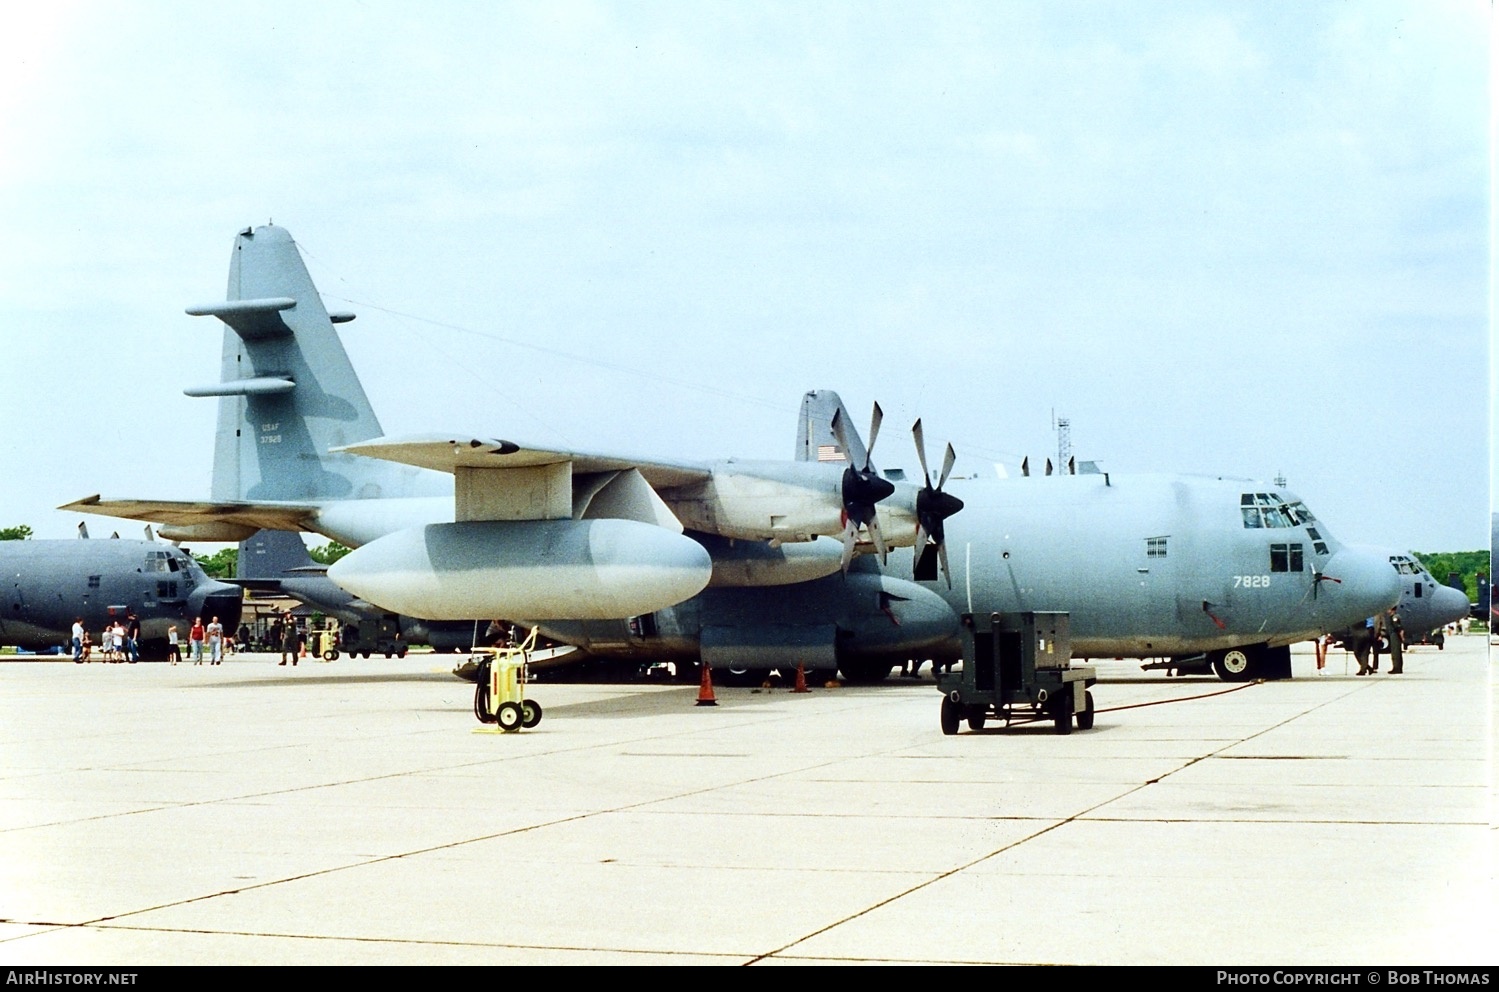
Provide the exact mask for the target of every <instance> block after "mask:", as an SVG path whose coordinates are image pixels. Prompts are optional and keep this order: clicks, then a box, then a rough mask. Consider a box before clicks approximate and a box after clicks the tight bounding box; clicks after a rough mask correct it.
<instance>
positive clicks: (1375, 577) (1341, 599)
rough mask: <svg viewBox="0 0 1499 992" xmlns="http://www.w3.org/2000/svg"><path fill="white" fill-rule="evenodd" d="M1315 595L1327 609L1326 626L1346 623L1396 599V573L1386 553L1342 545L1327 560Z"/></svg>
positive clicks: (1378, 610) (1355, 620) (1340, 626)
mask: <svg viewBox="0 0 1499 992" xmlns="http://www.w3.org/2000/svg"><path fill="white" fill-rule="evenodd" d="M1320 585H1321V589H1320V590H1319V591H1318V597H1319V598H1320V599H1321V600H1322V601H1323V603H1325V604H1328V606H1329V607H1330V609H1331V610H1332V611H1333V612H1332V613H1331V616H1330V619H1331V625H1330V626H1329V627H1328V629H1329V630H1337V629H1340V628H1342V627H1350V626H1352V625H1354V624H1356V623H1360V622H1361V621H1363V620H1365V619H1367V618H1368V617H1372V616H1374V615H1375V614H1376V613H1383V612H1384V611H1385V610H1387V609H1389V608H1390V607H1392V606H1394V605H1396V604H1397V603H1399V602H1400V575H1399V574H1398V573H1397V572H1396V571H1395V570H1394V569H1393V568H1391V567H1390V559H1389V556H1388V555H1384V554H1379V553H1374V552H1369V551H1363V550H1360V549H1357V548H1343V549H1341V550H1339V551H1338V553H1337V554H1335V555H1333V556H1332V558H1331V559H1329V560H1328V562H1327V569H1326V571H1324V572H1323V573H1322V581H1321V583H1320Z"/></svg>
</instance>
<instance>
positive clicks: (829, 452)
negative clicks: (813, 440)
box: [817, 444, 846, 462]
mask: <svg viewBox="0 0 1499 992" xmlns="http://www.w3.org/2000/svg"><path fill="white" fill-rule="evenodd" d="M817 460H818V461H820V462H841V461H846V459H845V458H844V457H843V452H841V451H839V450H838V446H837V445H836V444H819V445H818V446H817Z"/></svg>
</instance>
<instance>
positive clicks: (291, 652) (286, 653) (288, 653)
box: [280, 613, 297, 667]
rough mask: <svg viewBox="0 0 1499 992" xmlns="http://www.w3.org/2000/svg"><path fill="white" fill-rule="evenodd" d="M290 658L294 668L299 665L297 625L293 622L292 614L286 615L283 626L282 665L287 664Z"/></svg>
mask: <svg viewBox="0 0 1499 992" xmlns="http://www.w3.org/2000/svg"><path fill="white" fill-rule="evenodd" d="M287 658H290V659H291V663H292V666H293V667H295V666H296V664H297V624H296V622H295V621H294V620H292V616H291V614H290V613H288V614H287V615H286V622H285V623H283V624H282V625H281V662H280V663H281V664H283V665H284V664H286V659H287Z"/></svg>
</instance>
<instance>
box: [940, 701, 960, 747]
mask: <svg viewBox="0 0 1499 992" xmlns="http://www.w3.org/2000/svg"><path fill="white" fill-rule="evenodd" d="M940 720H941V723H942V732H943V733H944V734H946V735H947V736H948V737H951V736H952V735H953V734H956V733H957V732H958V704H957V703H955V702H953V701H952V700H951V699H949V698H947V697H946V696H943V697H942V715H941V717H940Z"/></svg>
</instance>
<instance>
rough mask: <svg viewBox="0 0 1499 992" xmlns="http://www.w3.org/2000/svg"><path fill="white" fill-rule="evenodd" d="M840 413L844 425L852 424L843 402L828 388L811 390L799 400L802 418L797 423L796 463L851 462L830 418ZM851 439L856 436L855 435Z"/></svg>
mask: <svg viewBox="0 0 1499 992" xmlns="http://www.w3.org/2000/svg"><path fill="white" fill-rule="evenodd" d="M840 411H842V419H843V422H844V423H845V424H848V425H852V424H853V421H852V420H850V419H849V415H848V410H847V409H846V408H845V407H844V406H843V400H841V399H840V398H839V397H838V394H837V393H835V392H833V391H832V390H831V389H813V390H810V391H809V392H808V393H807V394H806V395H805V396H803V397H802V412H801V419H800V420H799V421H798V423H797V435H796V460H797V461H799V462H844V463H848V462H849V461H850V458H849V453H848V452H846V451H844V450H843V445H841V444H840V443H839V442H838V435H837V434H835V433H834V432H833V418H834V417H835V416H837V415H838V413H839V412H840ZM854 436H857V432H856V433H855V435H854Z"/></svg>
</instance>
